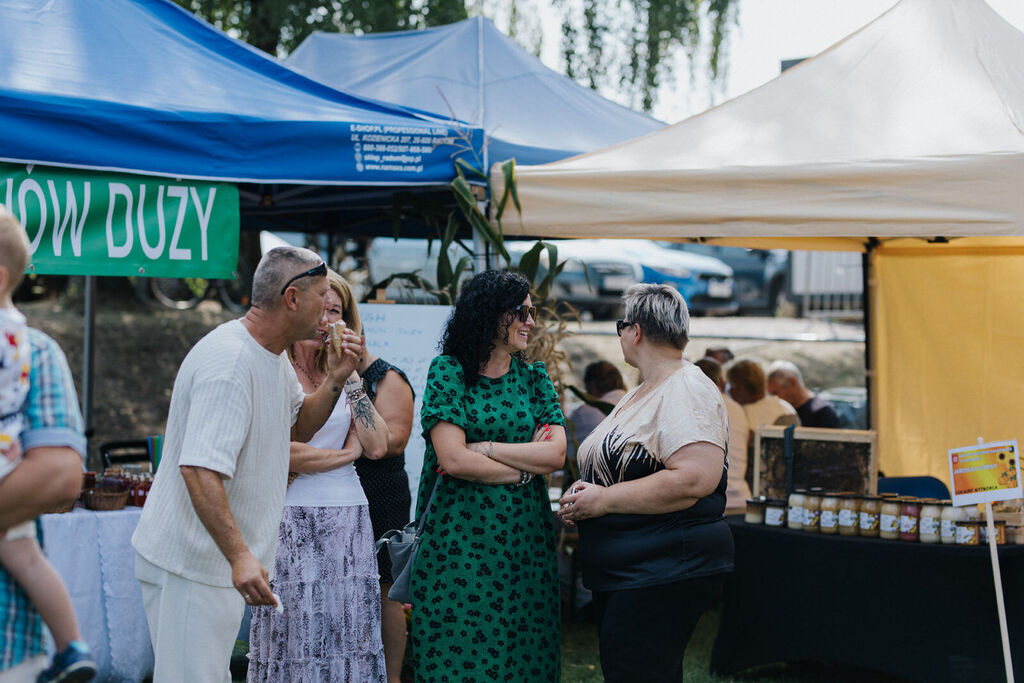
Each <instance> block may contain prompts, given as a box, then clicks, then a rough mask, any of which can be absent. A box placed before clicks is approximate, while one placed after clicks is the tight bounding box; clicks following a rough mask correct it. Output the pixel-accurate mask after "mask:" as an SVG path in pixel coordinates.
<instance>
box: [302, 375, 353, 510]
mask: <svg viewBox="0 0 1024 683" xmlns="http://www.w3.org/2000/svg"><path fill="white" fill-rule="evenodd" d="M351 426H352V411H351V410H350V409H349V402H348V396H346V395H345V392H342V395H341V398H339V399H338V403H337V404H335V406H334V410H333V411H332V412H331V416H330V417H329V418H327V422H325V423H324V426H323V427H321V428H320V431H318V432H317V433H316V434H314V435H313V438H312V439H310V440H309V445H310V446H313V447H314V448H344V447H345V438H346V437H347V436H348V430H349V428H350V427H351ZM284 504H285V505H293V506H298V507H347V506H350V505H366V504H367V503H366V494H365V493H363V486H362V484H360V483H359V475H358V474H356V468H355V465H354V464H352V463H349V464H347V465H342V466H341V467H338V468H335V469H333V470H328V471H326V472H317V473H315V474H300V475H299V476H298V477H296V478H295V481H293V482H292V485H291V486H289V487H288V492H287V493H285V497H284Z"/></svg>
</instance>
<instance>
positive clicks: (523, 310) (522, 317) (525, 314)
mask: <svg viewBox="0 0 1024 683" xmlns="http://www.w3.org/2000/svg"><path fill="white" fill-rule="evenodd" d="M511 312H512V314H513V315H517V316H519V322H523V323H525V322H526V321H527V320H529V319H530V318H533V319H534V321H536V320H537V307H536V306H527V305H526V304H522V305H521V306H516V307H515V308H513V309H512V311H511Z"/></svg>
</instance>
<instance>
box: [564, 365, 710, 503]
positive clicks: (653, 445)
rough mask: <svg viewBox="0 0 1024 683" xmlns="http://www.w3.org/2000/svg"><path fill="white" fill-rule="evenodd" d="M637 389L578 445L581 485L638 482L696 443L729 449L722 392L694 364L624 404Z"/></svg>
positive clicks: (624, 397) (677, 371) (628, 394)
mask: <svg viewBox="0 0 1024 683" xmlns="http://www.w3.org/2000/svg"><path fill="white" fill-rule="evenodd" d="M641 386H642V385H641ZM639 390H640V387H636V388H634V389H631V390H630V391H629V392H628V393H627V394H626V395H625V396H623V397H622V399H621V400H620V401H619V402H618V404H617V405H616V406H615V410H613V411H612V413H611V414H610V415H609V416H608V417H607V418H605V420H604V421H603V422H601V424H599V425H597V427H595V428H594V431H592V432H591V433H590V435H589V436H588V437H587V438H586V440H585V441H584V442H583V443H582V444H580V449H579V452H578V453H577V460H578V462H579V467H580V477H581V478H582V479H583V480H584V481H588V482H594V483H598V484H601V485H602V486H611V485H612V484H617V483H619V482H622V481H629V480H631V479H638V478H640V477H641V476H646V475H647V474H650V473H653V472H655V471H657V469H658V468H659V467H660V466H661V465H663V464H664V462H665V461H666V460H668V458H669V456H671V455H672V454H673V453H675V452H676V451H677V450H679V449H680V448H682V447H683V446H686V445H688V444H691V443H696V442H698V441H707V442H708V443H712V444H715V445H716V446H720V447H721V448H722V449H723V450H727V449H728V448H729V430H728V418H727V417H726V413H725V404H724V403H723V401H722V392H721V391H719V390H718V387H717V386H716V385H715V383H714V382H712V381H711V380H710V379H708V377H707V375H705V374H704V372H703V371H702V370H701V369H700V368H698V367H697V366H696V365H694V364H693V363H690V362H688V361H686V362H684V363H683V367H681V368H680V369H679V370H676V371H675V372H673V373H672V374H671V375H669V376H668V377H667V378H666V379H665V381H663V382H662V383H661V385H660V386H658V387H657V388H655V389H654V390H653V391H652V392H651V393H649V394H647V395H646V396H643V397H641V398H640V399H639V400H637V401H636V403H634V404H632V405H627V404H628V403H629V402H630V399H631V398H632V397H633V395H634V394H635V393H636V392H637V391H639Z"/></svg>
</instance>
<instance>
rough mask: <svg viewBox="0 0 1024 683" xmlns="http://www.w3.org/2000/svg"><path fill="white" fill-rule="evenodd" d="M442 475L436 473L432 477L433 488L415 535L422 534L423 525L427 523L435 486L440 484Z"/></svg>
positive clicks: (435, 490) (435, 492) (435, 493)
mask: <svg viewBox="0 0 1024 683" xmlns="http://www.w3.org/2000/svg"><path fill="white" fill-rule="evenodd" d="M441 477H442V474H441V473H440V472H438V473H437V476H436V477H434V488H433V489H431V491H430V498H429V499H428V500H427V506H426V507H425V508H423V514H422V515H420V521H419V522H418V523H417V524H416V535H417V536H419V535H420V534H422V533H423V525H424V524H426V523H427V514H428V513H429V512H430V506H431V505H433V504H434V496H435V495H437V485H438V484H440V483H441Z"/></svg>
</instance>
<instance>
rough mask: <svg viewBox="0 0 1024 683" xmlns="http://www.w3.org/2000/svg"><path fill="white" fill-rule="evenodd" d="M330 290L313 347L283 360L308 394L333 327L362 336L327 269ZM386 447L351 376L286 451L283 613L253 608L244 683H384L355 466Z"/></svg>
mask: <svg viewBox="0 0 1024 683" xmlns="http://www.w3.org/2000/svg"><path fill="white" fill-rule="evenodd" d="M327 281H328V284H329V289H328V291H327V294H326V295H325V296H324V313H323V316H322V317H321V319H320V323H319V325H318V327H317V332H318V336H317V338H316V339H311V340H307V341H301V342H298V343H296V344H293V345H292V347H291V348H290V349H289V351H288V353H289V357H290V358H291V360H292V366H293V368H294V369H295V375H296V377H297V378H298V380H299V383H300V384H301V385H302V388H303V390H304V391H306V392H312V391H314V390H315V389H316V388H317V387H318V386H320V384H321V383H322V382H323V381H324V380H325V378H326V376H327V375H326V369H327V365H326V362H327V361H326V352H325V345H326V344H327V343H329V342H330V338H331V332H332V328H331V326H332V325H336V324H338V323H340V322H344V324H345V326H346V327H349V328H351V329H352V330H355V331H359V330H360V329H361V327H362V325H361V322H360V319H359V312H358V310H356V307H355V302H354V301H353V300H352V297H351V289H350V288H349V286H348V283H347V282H346V281H345V279H344V278H342V277H341V276H340V275H338V274H337V273H335V272H334V271H332V270H329V271H328V273H327ZM343 302H348V303H347V304H346V303H343ZM388 438H389V437H388V427H387V424H386V423H385V421H384V419H383V418H382V417H381V416H380V414H378V413H377V411H376V410H375V409H374V407H373V404H372V402H371V401H370V399H369V397H367V396H366V392H365V390H364V389H363V386H362V382H361V381H360V378H359V376H358V374H357V373H356V372H353V374H352V375H351V376H350V377H349V380H348V381H347V382H346V383H345V387H344V391H343V392H341V394H340V395H339V397H338V402H337V404H336V405H335V408H334V411H333V413H332V414H331V416H330V417H329V418H328V420H327V422H326V423H325V424H324V426H323V427H322V428H321V429H320V431H319V432H317V433H316V435H314V436H313V438H312V439H310V440H309V442H308V443H298V442H292V444H291V454H290V463H289V467H290V470H291V471H292V472H293V473H297V476H296V477H295V478H294V481H292V483H291V484H290V485H289V487H288V491H287V493H286V495H285V508H284V513H283V515H282V518H281V527H280V532H279V542H278V548H277V558H276V561H275V574H276V575H275V577H274V580H273V581H272V582H271V585H272V588H273V590H274V592H275V593H276V594H277V595H278V596H279V599H280V606H281V608H282V611H280V612H277V611H275V610H274V609H273V608H271V607H258V608H255V609H253V617H252V626H251V630H250V639H249V660H250V662H249V675H248V680H249V681H260V682H263V681H288V682H289V683H292V682H297V681H303V682H313V681H325V682H326V681H331V682H335V681H338V682H343V681H349V682H351V683H364V682H367V681H378V682H380V683H383V681H385V679H386V674H385V663H384V651H383V646H382V643H381V636H380V626H381V622H380V588H379V584H378V581H377V563H376V559H375V557H374V548H373V544H374V537H373V532H372V527H371V523H370V514H369V508H368V506H367V500H366V495H365V494H364V493H363V489H362V486H361V485H360V483H359V477H358V475H357V474H356V470H355V467H354V465H353V463H354V462H355V460H356V458H358V457H359V456H360V455H367V456H368V457H376V458H379V457H382V456H383V455H384V454H385V452H386V450H387V444H388Z"/></svg>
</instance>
